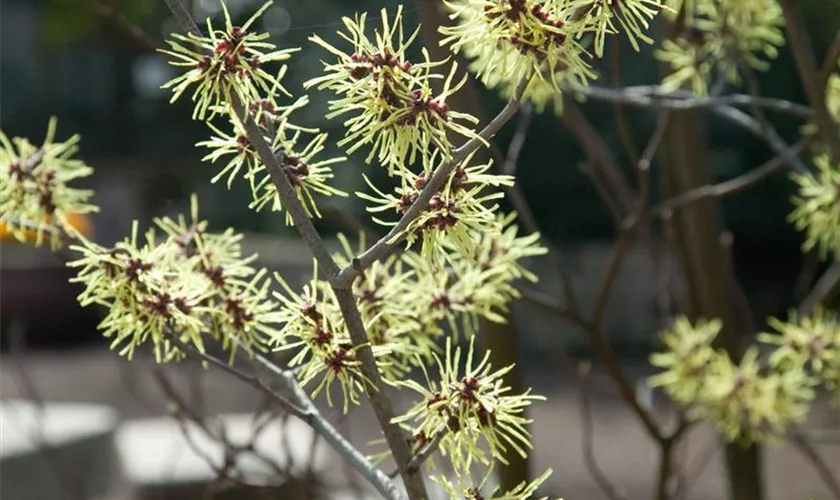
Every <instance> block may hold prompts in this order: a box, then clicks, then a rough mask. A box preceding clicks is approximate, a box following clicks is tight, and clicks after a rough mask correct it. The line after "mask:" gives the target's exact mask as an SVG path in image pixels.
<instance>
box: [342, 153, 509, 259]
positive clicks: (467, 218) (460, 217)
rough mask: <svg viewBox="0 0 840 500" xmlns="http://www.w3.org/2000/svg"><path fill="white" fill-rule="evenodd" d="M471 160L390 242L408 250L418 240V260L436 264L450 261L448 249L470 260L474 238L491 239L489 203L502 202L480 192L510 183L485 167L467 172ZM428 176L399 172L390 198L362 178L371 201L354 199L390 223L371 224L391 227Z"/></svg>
mask: <svg viewBox="0 0 840 500" xmlns="http://www.w3.org/2000/svg"><path fill="white" fill-rule="evenodd" d="M471 160H472V155H470V156H469V157H467V158H466V159H465V160H464V161H463V162H461V163H460V164H459V165H458V166H456V167H455V168H454V169H453V171H452V173H451V174H450V175H449V178H448V181H447V183H446V184H445V185H444V187H443V188H442V189H441V190H440V191H439V192H438V193H436V194H435V195H434V196H433V197H432V199H431V200H430V201H429V205H428V207H427V208H426V209H425V210H424V211H423V212H422V213H421V214H420V216H419V217H417V218H415V219H414V220H412V221H411V223H410V224H409V225H408V227H406V228H405V230H404V231H403V232H402V233H399V234H397V235H395V240H399V239H403V238H404V239H405V241H406V245H407V246H408V247H410V246H412V245H413V244H414V243H415V242H416V241H417V240H418V239H419V240H421V242H422V243H421V254H422V255H423V257H424V258H427V259H429V260H430V261H431V262H433V263H439V261H440V260H441V259H442V258H447V259H452V258H454V255H456V253H452V252H450V251H448V250H450V248H448V247H450V246H451V247H454V248H455V250H457V255H460V256H463V257H466V258H471V257H472V256H473V255H474V254H475V251H476V248H477V244H478V241H477V240H476V238H475V235H478V234H485V233H488V232H489V233H496V232H498V231H499V230H500V229H501V227H500V226H499V224H498V220H497V218H496V215H495V211H496V210H497V208H498V207H497V205H495V204H494V205H489V203H492V202H493V201H494V200H497V199H499V198H502V197H503V194H502V193H501V192H498V191H495V192H493V191H490V192H488V191H487V189H486V188H487V187H488V186H493V187H500V186H511V185H513V177H511V176H506V175H494V174H489V173H487V172H488V170H489V169H490V167H491V164H490V163H487V164H485V165H475V166H467V165H469V164H470V162H471ZM431 161H436V158H435V157H434V156H433V157H432V158H431ZM433 172H434V171H433V170H432V169H431V168H426V169H424V170H423V171H422V172H421V173H420V174H415V173H413V172H409V171H406V172H403V174H402V175H401V176H400V186H399V187H397V188H396V190H395V192H394V193H384V192H382V191H381V190H380V189H378V188H377V187H376V186H374V185H373V183H372V182H370V180H369V179H368V178H367V176H365V181H366V182H367V184H368V186H369V187H370V188H371V189H372V190H373V191H374V193H375V195H376V196H373V195H369V194H367V193H356V195H357V196H358V197H359V198H362V199H363V200H366V201H369V202H370V203H371V206H369V207H368V209H367V210H368V212H371V213H383V212H391V213H392V214H393V215H394V216H395V218H394V220H392V221H386V220H384V219H380V218H374V221H376V222H377V223H379V224H383V225H386V226H394V225H396V224H397V220H398V219H399V217H401V216H402V215H403V214H405V212H406V211H407V210H408V208H409V207H411V205H412V204H413V203H414V201H415V200H416V199H417V197H418V196H419V194H420V191H421V190H422V189H424V188H425V187H426V184H427V183H428V181H429V179H430V178H431V176H432V175H433ZM488 205H489V206H488Z"/></svg>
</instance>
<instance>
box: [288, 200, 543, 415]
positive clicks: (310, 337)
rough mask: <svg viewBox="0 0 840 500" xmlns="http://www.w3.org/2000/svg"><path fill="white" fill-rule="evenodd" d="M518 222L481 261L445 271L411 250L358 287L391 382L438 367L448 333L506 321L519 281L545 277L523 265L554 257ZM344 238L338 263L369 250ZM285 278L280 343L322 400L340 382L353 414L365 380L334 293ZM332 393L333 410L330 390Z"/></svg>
mask: <svg viewBox="0 0 840 500" xmlns="http://www.w3.org/2000/svg"><path fill="white" fill-rule="evenodd" d="M514 218H515V214H511V215H509V216H507V217H505V218H504V219H499V221H498V222H499V224H500V225H502V226H503V227H504V228H505V231H504V232H503V233H501V234H499V233H490V234H486V235H484V236H483V237H482V238H483V239H482V240H480V245H479V248H480V252H479V253H478V254H477V256H476V259H477V260H473V261H468V260H467V259H464V258H453V259H452V260H451V261H450V262H448V265H447V267H446V268H443V269H441V268H436V267H435V266H433V265H431V264H430V263H429V262H428V260H427V259H425V258H423V257H422V256H421V255H420V254H418V253H416V252H412V251H406V252H403V253H402V254H401V255H391V256H390V257H388V258H386V259H384V260H383V261H381V262H377V263H374V264H373V265H372V266H371V267H370V268H368V269H366V270H365V271H364V273H363V274H362V276H361V277H360V278H359V279H358V280H356V281H355V283H354V285H353V293H354V296H355V297H356V302H357V306H358V308H359V311H360V313H361V317H362V321H363V323H364V325H365V330H366V332H367V336H368V340H369V342H370V345H371V347H372V348H373V354H374V358H375V359H376V361H377V365H378V367H379V370H380V372H381V373H382V374H383V375H384V376H385V377H386V378H387V379H391V380H399V379H401V378H403V377H405V375H406V374H407V373H408V372H409V371H410V370H411V369H412V368H414V367H421V366H424V365H425V364H426V363H429V362H431V361H432V360H433V355H434V353H435V352H437V350H438V349H439V348H438V345H439V343H440V340H441V339H442V337H443V336H444V334H445V333H446V332H449V334H450V337H451V338H457V337H458V336H459V334H460V333H461V332H463V333H464V334H465V335H472V334H473V333H475V332H476V331H477V327H478V324H477V322H478V318H485V319H487V320H489V321H495V322H504V321H505V319H504V312H505V311H506V308H507V304H508V303H509V302H510V301H511V300H512V299H514V298H516V297H518V296H519V294H518V291H517V290H516V289H515V288H514V286H513V282H514V281H515V280H517V279H520V278H524V279H528V280H532V281H536V279H537V278H536V276H534V275H533V274H531V273H530V272H528V271H527V270H526V269H525V268H524V262H523V260H524V259H526V258H528V257H531V256H534V255H540V254H543V253H545V251H546V250H545V248H543V247H540V246H539V245H538V244H537V240H538V238H539V235H537V234H533V235H529V236H524V237H520V236H517V227H516V226H515V225H514V224H513V221H514ZM340 239H341V241H342V244H343V246H344V253H343V254H337V255H336V256H335V257H336V261H337V263H338V264H339V265H347V264H349V263H350V260H351V259H352V258H353V255H356V254H357V253H358V252H360V251H362V250H364V239H362V240H361V243H360V248H358V249H353V248H351V245H350V243H349V241H348V240H347V239H346V238H345V237H344V236H341V237H340ZM354 250H355V252H354ZM448 250H449V251H452V250H453V249H452V248H449V249H448ZM313 276H317V270H316V272H315V274H313ZM277 280H278V281H279V283H280V284H281V286H282V288H283V290H284V293H277V294H275V296H276V297H277V299H278V300H279V301H280V302H281V304H282V307H281V309H280V311H279V315H280V322H281V323H282V324H283V326H282V328H281V329H280V331H279V334H278V335H277V336H276V337H274V339H273V343H274V345H275V346H276V348H277V349H280V350H291V351H293V352H295V353H296V354H295V356H294V358H293V359H292V361H291V365H292V366H298V365H301V366H303V368H302V370H301V371H300V372H299V380H300V381H301V383H303V384H308V383H310V382H312V381H313V380H316V379H320V382H319V383H318V385H317V386H316V388H315V389H314V391H313V394H314V395H317V394H319V393H320V392H322V391H323V390H324V389H329V386H330V385H331V384H332V382H333V381H335V380H338V381H339V383H340V385H341V388H342V397H343V401H344V409H345V411H346V410H347V407H348V404H349V403H354V404H357V403H358V401H359V394H360V393H361V392H362V390H363V389H364V383H363V382H364V378H363V377H362V374H361V372H360V371H359V368H358V366H359V365H358V360H357V359H356V357H355V351H354V349H353V348H352V344H351V342H350V337H349V334H348V332H347V329H346V326H345V324H344V320H343V318H342V315H341V311H340V308H339V305H338V302H337V300H336V297H335V294H334V292H333V290H332V289H331V288H330V286H329V284H328V283H326V282H324V281H320V280H317V279H312V280H311V281H310V282H309V283H308V284H307V285H306V286H305V287H303V290H302V292H296V291H294V289H293V288H292V287H291V286H290V285H289V284H288V283H287V282H286V281H285V280H283V278H282V277H280V276H279V275H278V276H277ZM325 392H326V394H327V397H328V402H329V403H330V404H332V399H331V395H330V392H329V390H326V391H325Z"/></svg>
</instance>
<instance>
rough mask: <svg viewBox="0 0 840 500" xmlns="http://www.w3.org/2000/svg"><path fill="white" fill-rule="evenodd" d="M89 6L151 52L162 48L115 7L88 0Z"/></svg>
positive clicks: (97, 0)
mask: <svg viewBox="0 0 840 500" xmlns="http://www.w3.org/2000/svg"><path fill="white" fill-rule="evenodd" d="M88 5H90V7H91V9H93V10H94V11H95V12H96V13H97V14H98V15H99V16H101V17H103V18H104V19H108V20H110V21H114V22H115V23H116V24H118V25H119V26H120V28H122V29H123V30H124V31H125V32H126V33H128V35H129V36H130V37H131V38H132V39H133V40H135V41H136V42H137V43H139V44H140V45H141V46H143V47H146V48H147V49H149V50H157V49H159V48H160V47H161V44H160V42H159V41H158V40H157V39H155V37H153V36H152V35H150V34H149V33H148V32H146V30H144V29H143V28H141V27H140V26H138V25H137V24H135V23H133V22H131V20H130V19H128V18H127V17H126V16H125V14H123V13H122V12H120V11H118V10H117V9H115V8H114V6H113V5H107V4H105V3H103V2H101V1H99V0H88Z"/></svg>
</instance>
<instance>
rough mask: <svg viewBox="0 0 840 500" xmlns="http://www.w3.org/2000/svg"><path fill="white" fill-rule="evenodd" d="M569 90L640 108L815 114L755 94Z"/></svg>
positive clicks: (652, 88)
mask: <svg viewBox="0 0 840 500" xmlns="http://www.w3.org/2000/svg"><path fill="white" fill-rule="evenodd" d="M568 91H569V92H574V93H577V94H580V95H582V96H585V97H588V98H591V99H596V100H599V101H606V102H612V103H618V104H625V105H627V106H634V107H639V108H657V109H673V110H687V109H703V108H714V107H719V106H753V105H754V106H759V107H761V108H766V109H769V110H772V111H776V112H779V113H785V114H789V115H793V116H796V117H799V118H810V117H811V116H813V114H814V111H813V110H812V109H811V108H809V107H807V106H803V105H801V104H796V103H794V102H790V101H785V100H782V99H772V98H768V97H753V96H750V95H744V94H729V95H723V96H714V97H706V96H701V95H697V94H694V93H692V92H689V91H684V90H675V91H670V92H669V91H665V90H664V89H662V87H660V86H658V85H643V86H634V87H625V88H622V89H610V88H606V87H598V86H595V85H588V86H586V87H580V86H573V87H569V88H568Z"/></svg>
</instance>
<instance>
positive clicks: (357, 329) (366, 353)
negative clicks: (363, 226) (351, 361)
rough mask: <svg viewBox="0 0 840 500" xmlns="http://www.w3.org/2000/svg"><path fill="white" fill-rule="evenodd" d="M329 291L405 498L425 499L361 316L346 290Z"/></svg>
mask: <svg viewBox="0 0 840 500" xmlns="http://www.w3.org/2000/svg"><path fill="white" fill-rule="evenodd" d="M380 241H382V240H380ZM333 290H334V291H335V296H336V300H338V306H339V307H340V308H341V314H342V315H343V316H344V321H345V323H346V324H347V330H348V331H349V332H350V339H351V341H352V342H353V345H354V346H358V349H357V351H356V352H357V354H358V356H359V361H361V364H362V365H361V370H362V374H363V375H364V376H365V377H367V378H368V379H369V380H370V381H371V382H372V383H373V390H370V387H368V386H367V385H365V391H366V392H367V395H368V397H369V398H370V400H371V405H372V406H373V411H374V413H376V418H377V420H379V426H380V427H381V428H382V432H383V433H384V434H385V440H386V441H387V442H388V446H389V447H390V449H391V452H392V453H393V454H394V461H395V462H396V463H397V467H398V469H399V471H400V475H401V476H402V479H403V481H404V482H405V487H406V489H407V490H408V496H409V498H411V499H416V500H425V499H426V498H428V496H427V494H426V489H425V485H424V483H423V477H422V476H420V475H419V474H417V473H416V472H417V471H415V470H411V469H409V468H408V464H409V462H411V456H412V453H411V447H410V446H409V443H408V441H407V440H406V437H405V434H403V431H402V429H401V428H400V426H399V425H397V424H395V423H393V422H392V420H393V419H394V416H395V415H394V409H393V405H392V404H391V399H390V398H389V397H388V394H387V393H386V392H385V383H384V382H383V381H382V376H381V375H380V373H379V369H378V368H377V366H376V360H375V359H374V357H373V350H372V349H371V347H370V342H369V341H368V338H367V334H366V333H365V326H364V323H363V322H362V316H361V314H360V313H359V308H358V307H357V306H356V297H355V296H354V295H353V292H352V291H351V290H350V289H347V288H336V287H333Z"/></svg>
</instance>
